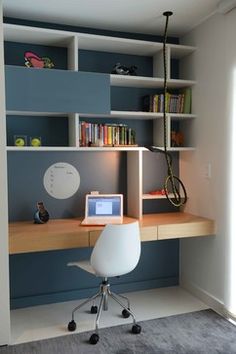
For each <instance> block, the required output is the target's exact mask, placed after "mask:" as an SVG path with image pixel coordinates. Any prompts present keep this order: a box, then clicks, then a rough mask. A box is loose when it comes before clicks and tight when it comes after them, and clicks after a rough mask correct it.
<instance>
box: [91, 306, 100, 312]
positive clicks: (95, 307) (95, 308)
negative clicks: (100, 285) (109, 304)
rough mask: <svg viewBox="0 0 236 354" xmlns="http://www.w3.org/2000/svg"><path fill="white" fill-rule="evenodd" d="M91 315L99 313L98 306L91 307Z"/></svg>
mask: <svg viewBox="0 0 236 354" xmlns="http://www.w3.org/2000/svg"><path fill="white" fill-rule="evenodd" d="M90 311H91V313H93V314H94V313H97V312H98V307H97V306H91V310H90Z"/></svg>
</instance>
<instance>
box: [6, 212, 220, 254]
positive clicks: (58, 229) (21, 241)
mask: <svg viewBox="0 0 236 354" xmlns="http://www.w3.org/2000/svg"><path fill="white" fill-rule="evenodd" d="M135 220H136V219H134V218H129V217H125V218H124V223H129V222H132V221H135ZM139 224H140V231H141V240H142V241H154V240H165V239H171V238H182V237H195V236H208V235H214V233H215V225H214V221H213V220H210V219H206V218H202V217H199V216H195V215H191V214H187V213H182V212H176V213H161V214H147V215H144V217H143V219H142V220H140V221H139ZM102 229H103V227H102V226H90V227H87V226H80V219H55V220H49V222H48V223H46V224H40V225H38V224H34V223H33V222H32V221H23V222H13V223H10V224H9V253H10V254H17V253H28V252H40V251H49V250H61V249H69V248H78V247H90V246H94V244H95V242H96V240H97V238H98V237H99V235H100V233H101V231H102Z"/></svg>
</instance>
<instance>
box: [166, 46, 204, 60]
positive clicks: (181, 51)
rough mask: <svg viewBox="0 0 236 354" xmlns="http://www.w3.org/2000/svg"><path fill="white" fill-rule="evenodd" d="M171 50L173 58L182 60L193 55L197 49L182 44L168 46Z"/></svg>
mask: <svg viewBox="0 0 236 354" xmlns="http://www.w3.org/2000/svg"><path fill="white" fill-rule="evenodd" d="M168 46H169V47H170V49H171V58H173V59H180V58H182V57H184V56H186V55H189V54H191V53H193V52H194V51H195V50H196V49H197V48H196V47H192V46H186V45H181V44H168Z"/></svg>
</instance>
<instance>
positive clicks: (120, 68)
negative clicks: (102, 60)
mask: <svg viewBox="0 0 236 354" xmlns="http://www.w3.org/2000/svg"><path fill="white" fill-rule="evenodd" d="M136 70H137V66H135V65H132V66H130V67H127V66H124V65H121V64H120V63H117V64H116V65H114V66H113V69H112V72H111V73H112V74H117V75H131V76H135V75H137V73H136Z"/></svg>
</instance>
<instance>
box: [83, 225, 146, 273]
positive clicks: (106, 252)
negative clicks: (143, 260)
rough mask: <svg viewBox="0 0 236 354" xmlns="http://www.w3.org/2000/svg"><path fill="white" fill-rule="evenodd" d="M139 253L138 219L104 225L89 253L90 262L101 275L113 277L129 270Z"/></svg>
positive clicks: (134, 264)
mask: <svg viewBox="0 0 236 354" xmlns="http://www.w3.org/2000/svg"><path fill="white" fill-rule="evenodd" d="M140 253H141V243H140V230H139V223H138V221H136V222H134V223H130V224H122V225H106V226H105V228H104V230H103V231H102V233H101V235H100V237H99V238H98V240H97V242H96V244H95V246H94V249H93V251H92V254H91V258H90V263H91V265H92V267H93V269H94V271H95V273H96V275H98V276H101V277H105V278H108V277H114V276H119V275H123V274H126V273H129V272H131V271H132V270H133V269H134V268H135V267H136V265H137V264H138V261H139V258H140Z"/></svg>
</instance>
